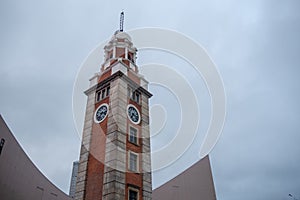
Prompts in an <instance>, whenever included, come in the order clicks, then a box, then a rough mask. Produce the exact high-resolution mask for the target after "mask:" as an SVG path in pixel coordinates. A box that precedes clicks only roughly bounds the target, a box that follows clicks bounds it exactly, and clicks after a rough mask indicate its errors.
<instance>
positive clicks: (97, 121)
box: [94, 103, 109, 123]
mask: <svg viewBox="0 0 300 200" xmlns="http://www.w3.org/2000/svg"><path fill="white" fill-rule="evenodd" d="M102 106H105V107H106V108H107V112H106V115H105V117H103V119H101V120H100V121H99V120H98V119H97V116H96V115H97V112H98V110H99V109H100V108H101V107H102ZM108 112H109V106H108V104H107V103H103V104H101V105H100V106H98V107H97V109H96V110H95V113H94V121H95V122H96V123H101V122H103V120H105V118H106V117H107V115H108Z"/></svg>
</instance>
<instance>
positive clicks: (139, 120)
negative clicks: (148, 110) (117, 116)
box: [126, 104, 141, 124]
mask: <svg viewBox="0 0 300 200" xmlns="http://www.w3.org/2000/svg"><path fill="white" fill-rule="evenodd" d="M129 107H133V108H134V109H135V110H136V111H137V113H138V117H139V119H138V121H137V122H135V121H133V120H132V119H131V117H130V116H129V114H128V109H129ZM126 112H127V117H128V118H129V120H130V121H131V122H132V123H134V124H139V123H140V122H141V114H140V111H139V109H137V107H135V106H134V105H133V104H129V105H128V106H127V110H126Z"/></svg>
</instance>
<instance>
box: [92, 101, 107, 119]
mask: <svg viewBox="0 0 300 200" xmlns="http://www.w3.org/2000/svg"><path fill="white" fill-rule="evenodd" d="M107 114H108V105H107V104H106V103H104V104H101V105H100V106H99V107H98V108H97V110H96V112H95V115H94V121H95V122H96V123H100V122H102V121H103V120H104V119H105V117H106V116H107Z"/></svg>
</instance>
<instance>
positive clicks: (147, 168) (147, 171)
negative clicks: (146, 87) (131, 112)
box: [141, 94, 152, 200]
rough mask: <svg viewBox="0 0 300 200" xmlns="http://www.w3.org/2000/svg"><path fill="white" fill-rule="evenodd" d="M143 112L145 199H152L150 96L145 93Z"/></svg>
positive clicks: (142, 101)
mask: <svg viewBox="0 0 300 200" xmlns="http://www.w3.org/2000/svg"><path fill="white" fill-rule="evenodd" d="M141 105H142V109H141V112H142V113H141V114H142V124H141V125H142V135H141V136H142V138H143V140H142V141H143V142H142V156H143V158H142V168H143V200H151V199H152V177H151V147H150V130H149V97H148V96H146V95H145V94H143V95H142V99H141Z"/></svg>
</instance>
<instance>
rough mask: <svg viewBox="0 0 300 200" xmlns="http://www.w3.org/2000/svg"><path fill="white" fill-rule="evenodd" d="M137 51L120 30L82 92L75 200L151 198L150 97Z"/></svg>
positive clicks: (140, 199) (113, 37)
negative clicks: (83, 109)
mask: <svg viewBox="0 0 300 200" xmlns="http://www.w3.org/2000/svg"><path fill="white" fill-rule="evenodd" d="M122 26H123V25H122ZM122 26H121V27H122ZM136 52H137V49H136V48H135V47H134V46H133V43H132V40H131V37H130V36H129V35H128V34H127V33H125V32H123V28H120V30H118V31H116V32H115V33H114V35H113V36H112V38H111V39H110V41H109V42H108V44H107V45H106V46H105V47H104V54H105V56H104V57H105V59H104V63H103V64H102V65H101V67H100V72H99V73H97V74H95V76H94V77H92V78H91V79H90V88H89V89H88V90H87V91H85V94H86V95H87V106H86V113H85V121H84V128H83V135H82V144H81V151H80V160H79V169H78V176H77V184H76V193H75V200H118V199H120V200H127V199H129V200H151V199H152V183H151V155H150V132H149V104H148V102H149V98H150V97H151V96H152V94H151V93H149V92H148V90H147V87H148V82H147V81H146V80H145V79H144V78H143V76H141V75H140V74H139V72H138V67H137V65H136Z"/></svg>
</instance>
